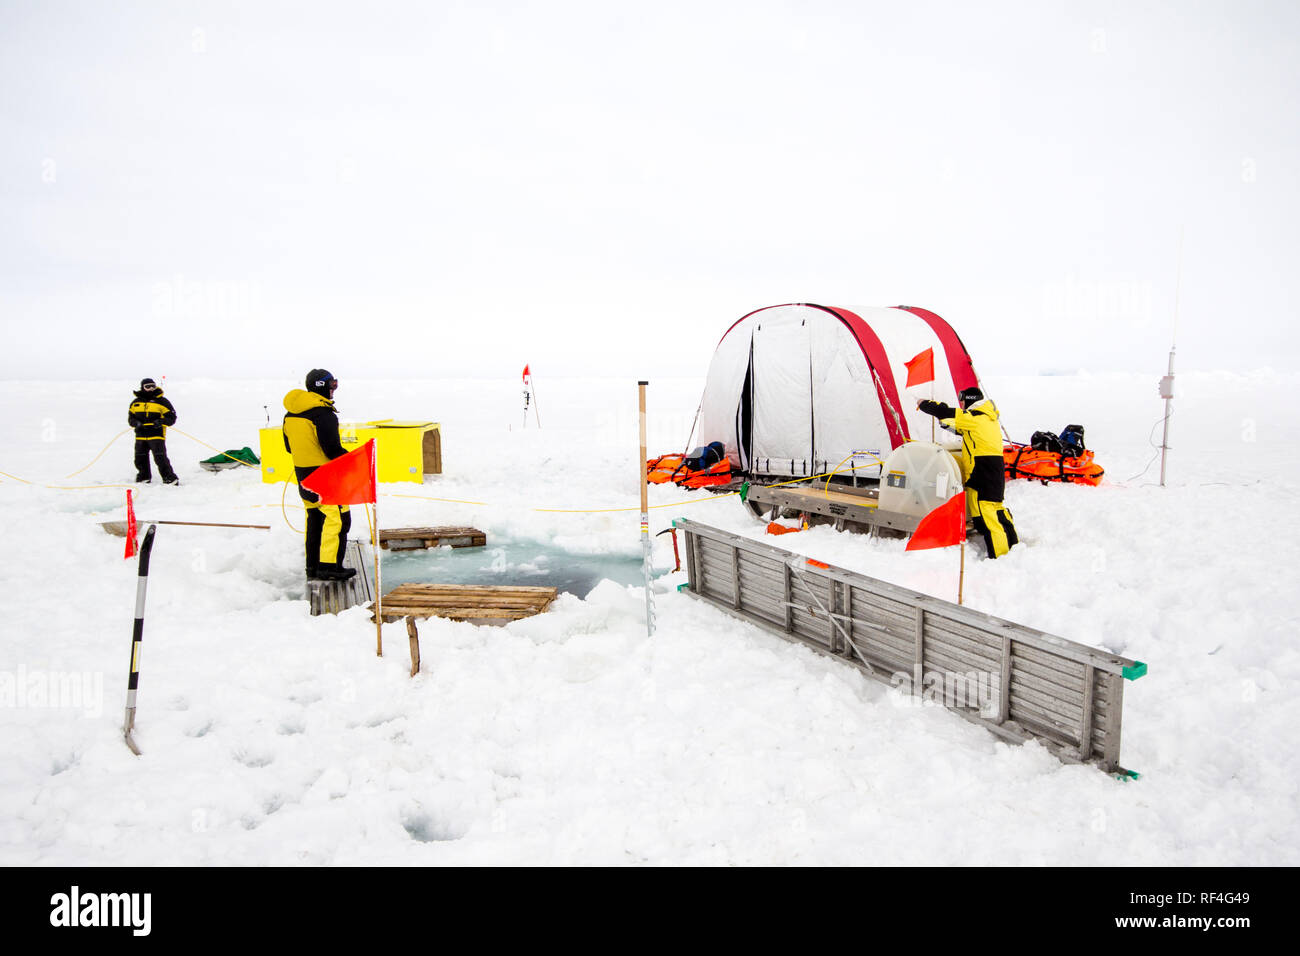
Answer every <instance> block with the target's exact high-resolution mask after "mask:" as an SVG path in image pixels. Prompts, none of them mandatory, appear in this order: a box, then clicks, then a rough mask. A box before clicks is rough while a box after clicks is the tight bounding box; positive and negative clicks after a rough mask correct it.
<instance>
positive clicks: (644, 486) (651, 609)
mask: <svg viewBox="0 0 1300 956" xmlns="http://www.w3.org/2000/svg"><path fill="white" fill-rule="evenodd" d="M649 384H650V383H649V382H637V397H638V399H639V402H640V409H641V569H642V572H643V573H644V575H645V632H646V636H647V637H653V636H654V632H655V601H654V591H653V590H652V589H651V587H650V578H651V576H652V568H651V564H650V497H649V486H650V483H649V480H648V478H647V475H646V457H645V454H646V441H645V430H646V429H645V387H646V386H647V385H649Z"/></svg>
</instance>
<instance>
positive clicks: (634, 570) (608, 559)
mask: <svg viewBox="0 0 1300 956" xmlns="http://www.w3.org/2000/svg"><path fill="white" fill-rule="evenodd" d="M383 563H384V566H383V576H384V592H385V593H387V592H388V591H390V590H391V589H392V588H395V587H397V585H399V584H482V585H488V586H491V585H521V584H522V585H540V586H544V587H554V588H556V589H558V590H560V591H562V592H566V593H568V594H573V595H575V596H577V597H580V598H585V597H586V596H587V595H588V594H590V593H591V590H592V588H594V587H595V586H596V585H597V584H599V583H600V582H601V581H602V580H604V579H606V578H608V579H609V580H611V581H613V582H615V583H616V584H630V585H634V586H638V587H639V586H640V585H642V584H643V583H644V579H643V576H642V570H641V558H640V556H639V555H626V554H575V553H573V552H572V551H565V550H563V549H561V548H557V547H555V546H554V545H551V544H548V543H546V542H543V541H529V540H517V539H502V538H498V539H496V540H495V541H494V540H493V539H492V538H491V537H489V538H488V543H487V547H483V548H429V549H428V550H423V549H412V550H409V551H405V550H404V551H385V552H384V553H383Z"/></svg>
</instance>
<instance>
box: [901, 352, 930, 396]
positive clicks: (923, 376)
mask: <svg viewBox="0 0 1300 956" xmlns="http://www.w3.org/2000/svg"><path fill="white" fill-rule="evenodd" d="M903 364H904V365H906V366H907V384H906V385H905V386H904V388H911V387H912V386H913V385H924V384H925V383H926V382H933V381H934V349H932V348H930V349H926V350H925V351H924V352H921V353H920V354H918V355H915V356H913V357H912V358H911V359H910V360H909V361H907V362H904V363H903Z"/></svg>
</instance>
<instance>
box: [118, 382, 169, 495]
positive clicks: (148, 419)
mask: <svg viewBox="0 0 1300 956" xmlns="http://www.w3.org/2000/svg"><path fill="white" fill-rule="evenodd" d="M126 423H127V424H128V425H130V426H131V427H132V428H134V429H135V480H136V481H149V480H150V479H151V478H152V477H153V475H152V472H151V470H150V468H149V456H150V455H151V454H152V455H153V460H154V461H155V462H157V463H158V474H159V475H161V476H162V480H163V483H164V484H168V485H172V484H176V483H177V478H176V472H175V471H174V470H172V463H171V461H170V460H168V458H167V426H168V425H175V424H176V409H175V407H174V406H173V405H172V403H171V401H170V400H168V399H167V398H165V397H164V396H163V393H162V389H161V388H159V387H158V386H157V385H156V384H154V380H153V379H151V378H146V379H143V380H142V381H141V382H140V388H139V390H137V391H136V392H135V400H134V401H132V402H131V407H130V408H128V409H127V413H126Z"/></svg>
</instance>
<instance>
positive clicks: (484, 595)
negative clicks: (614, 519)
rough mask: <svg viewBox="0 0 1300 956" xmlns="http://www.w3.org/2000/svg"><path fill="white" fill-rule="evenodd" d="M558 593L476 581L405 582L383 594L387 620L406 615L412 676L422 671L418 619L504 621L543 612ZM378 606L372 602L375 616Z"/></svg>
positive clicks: (497, 622)
mask: <svg viewBox="0 0 1300 956" xmlns="http://www.w3.org/2000/svg"><path fill="white" fill-rule="evenodd" d="M557 593H559V592H558V591H557V589H556V588H548V587H530V586H523V585H520V586H510V585H500V586H496V587H485V586H482V585H477V584H402V585H399V586H398V587H395V588H393V590H391V591H389V592H388V593H387V594H385V595H384V602H383V603H384V622H385V623H388V622H389V621H398V620H401V619H402V618H405V619H406V634H407V637H408V638H409V639H410V645H411V676H412V677H414V676H415V675H416V674H418V673H419V672H420V632H419V631H418V630H417V629H416V626H415V622H416V621H417V620H424V619H427V618H431V617H447V618H451V619H452V620H453V621H472V622H473V621H480V622H484V623H492V624H503V623H505V622H506V621H517V620H519V619H520V618H525V617H532V616H533V615H534V614H541V613H542V612H543V611H545V610H546V609H547V608H548V607H550V606H551V602H552V601H554V600H555V596H556V594H557ZM374 612H375V606H374V605H373V604H371V605H370V619H371V620H374Z"/></svg>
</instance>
